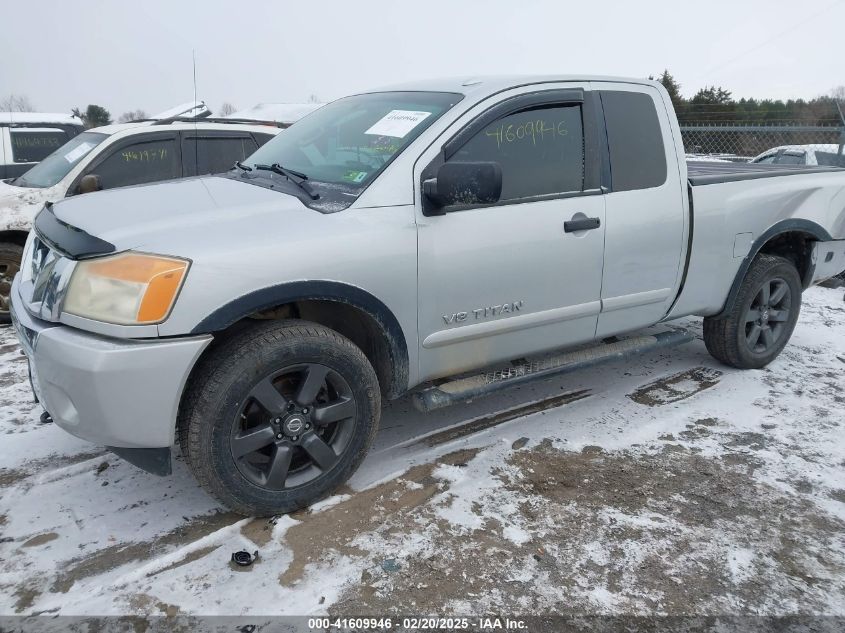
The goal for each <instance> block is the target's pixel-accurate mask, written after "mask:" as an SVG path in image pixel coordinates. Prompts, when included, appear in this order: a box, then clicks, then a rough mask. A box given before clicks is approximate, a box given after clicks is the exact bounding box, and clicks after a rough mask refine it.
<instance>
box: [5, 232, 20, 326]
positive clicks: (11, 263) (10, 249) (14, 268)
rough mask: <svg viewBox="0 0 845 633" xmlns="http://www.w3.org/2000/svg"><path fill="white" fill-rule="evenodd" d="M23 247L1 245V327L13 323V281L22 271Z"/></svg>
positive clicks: (8, 244) (7, 243) (13, 244)
mask: <svg viewBox="0 0 845 633" xmlns="http://www.w3.org/2000/svg"><path fill="white" fill-rule="evenodd" d="M21 259H23V246H21V245H20V244H15V243H13V242H3V243H0V325H5V324H8V323H11V322H12V315H11V297H12V280H13V279H14V278H15V275H16V274H17V273H18V271H19V270H20V269H21Z"/></svg>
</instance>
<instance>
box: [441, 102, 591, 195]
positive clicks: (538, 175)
mask: <svg viewBox="0 0 845 633" xmlns="http://www.w3.org/2000/svg"><path fill="white" fill-rule="evenodd" d="M468 161H472V162H475V161H482V162H486V161H493V162H497V163H499V164H500V165H501V167H502V195H501V198H500V200H501V201H507V200H518V199H520V198H531V197H535V196H543V195H549V194H556V193H570V192H574V191H583V190H584V129H583V124H582V120H581V106H580V105H554V106H551V107H541V108H532V109H529V110H523V111H520V112H516V113H514V114H509V115H507V116H504V117H501V118H500V119H497V120H496V121H494V122H492V123H490V124H489V125H487V126H486V127H485V128H484V129H482V130H480V131H479V132H478V133H476V134H475V136H473V137H472V138H470V140H469V141H467V142H466V143H465V144H464V145H463V146H462V147H461V148H460V149H459V150H458V151H457V152H455V154H454V155H453V156H451V157H450V158H449V160H448V161H447V162H468Z"/></svg>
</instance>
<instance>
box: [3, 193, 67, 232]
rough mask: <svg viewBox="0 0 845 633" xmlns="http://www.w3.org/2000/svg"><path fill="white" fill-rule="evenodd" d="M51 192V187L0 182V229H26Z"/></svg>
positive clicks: (49, 197) (51, 196) (50, 197)
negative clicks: (21, 185)
mask: <svg viewBox="0 0 845 633" xmlns="http://www.w3.org/2000/svg"><path fill="white" fill-rule="evenodd" d="M53 194H54V192H53V189H52V188H47V189H40V188H37V187H15V186H14V185H10V184H9V183H6V182H0V229H3V230H23V231H28V230H29V229H30V227H31V226H32V219H33V218H34V217H35V214H36V213H38V212H39V211H40V210H41V207H43V206H44V203H45V202H47V201H48V200H51V199H52V198H53Z"/></svg>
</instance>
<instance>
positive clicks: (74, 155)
mask: <svg viewBox="0 0 845 633" xmlns="http://www.w3.org/2000/svg"><path fill="white" fill-rule="evenodd" d="M92 147H94V143H88V142H83V143H80V144H79V145H77V146H76V147H74V148H73V149H72V150H70V151H69V152H68V153H67V154H65V160H66V161H67V162H69V163H72V162H73V161H75V160H77V159H79V158H82V157H83V156H85V154H87V153H88V152H89V151H90V150H91V148H92Z"/></svg>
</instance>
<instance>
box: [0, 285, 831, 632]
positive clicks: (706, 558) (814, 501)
mask: <svg viewBox="0 0 845 633" xmlns="http://www.w3.org/2000/svg"><path fill="white" fill-rule="evenodd" d="M685 325H687V326H689V327H690V328H691V329H693V331H694V332H695V333H696V334H697V335H699V336H700V331H701V327H700V322H699V321H697V320H688V321H687V322H685ZM843 331H845V303H843V301H842V291H841V290H839V291H834V290H826V289H822V288H816V289H812V290H810V291H808V292H807V293H806V295H805V305H804V309H803V311H802V317H801V320H800V322H799V324H798V327H797V329H796V331H795V334H794V336H793V340H792V342H791V343H790V345H789V346H788V347H787V349H786V350H785V351H784V353H783V354H782V355H781V357H780V358H779V359H778V360H777V361H776V362H775V363H773V364H772V365H771V366H770V367H768V368H766V369H763V370H758V371H738V370H734V369H731V368H727V367H723V366H720V365H719V364H718V363H717V362H716V361H714V360H713V359H712V358H711V357H710V356H709V355H708V354H707V352H706V350H705V349H704V345H703V343H702V342H701V341H700V339H699V340H696V341H695V342H693V343H692V344H689V345H686V346H683V347H680V348H676V349H673V350H667V351H665V352H663V353H660V354H654V355H650V356H646V357H643V358H641V359H638V360H636V361H632V362H616V363H613V364H610V365H606V366H604V367H599V368H594V369H592V370H589V371H585V372H581V373H578V374H572V375H568V376H564V377H560V378H557V379H553V380H546V381H543V382H540V383H536V384H534V385H530V386H524V387H522V388H519V389H517V390H513V391H511V392H507V393H503V394H500V395H497V396H495V397H491V398H487V399H485V400H481V401H477V402H474V403H471V404H468V405H464V406H459V407H455V408H452V409H447V410H444V411H443V412H438V413H436V414H429V415H423V414H420V413H417V412H416V411H414V410H413V409H412V408H411V406H410V401H409V400H408V399H402V400H400V401H397V402H394V403H392V404H390V405H389V406H388V407H387V408H386V409H385V411H384V414H383V417H382V428H381V431H380V432H379V435H378V437H377V439H376V442H375V445H374V446H373V449H372V451H371V453H370V455H369V457H368V458H367V459H366V461H365V462H364V464H363V465H362V467H361V469H360V470H359V471H358V473H357V474H356V475H355V476H354V477H353V479H352V480H351V482H350V484H349V486H346V487H344V489H342V490H340V491H339V492H338V495H336V496H335V497H332V498H329V499H328V500H325V501H323V502H321V503H320V504H318V505H317V506H316V507H314V508H313V509H311V510H310V511H302V512H298V513H295V514H294V515H291V516H286V517H281V518H279V519H277V520H275V521H267V520H264V519H261V520H253V519H243V518H241V517H237V516H234V515H232V514H230V513H227V512H226V511H225V510H223V509H222V508H220V507H218V506H217V505H216V504H215V503H214V502H213V501H212V500H211V499H210V498H208V497H207V496H206V495H205V494H204V493H203V492H202V491H201V490H200V489H199V488H198V487H197V486H196V484H195V482H194V481H193V479H192V478H191V476H190V474H189V472H188V471H187V469H186V468H185V466H184V463H183V462H182V461H181V458H178V459H177V462H176V464H175V468H174V470H175V472H174V474H173V476H171V477H169V478H158V477H155V476H153V475H149V474H146V473H144V472H142V471H139V470H138V469H136V468H134V467H132V466H130V465H129V464H127V463H125V462H123V461H121V460H120V459H119V458H117V457H115V456H113V455H111V454H109V453H107V452H105V451H104V450H103V449H101V448H98V447H94V446H90V445H88V444H86V443H85V442H82V441H79V440H77V439H75V438H73V437H71V436H70V435H67V434H66V433H64V432H62V431H61V430H60V429H58V428H55V427H54V426H53V425H41V424H40V423H39V414H40V412H41V411H40V408H39V407H37V406H35V405H33V404H32V403H31V402H30V400H29V394H28V387H27V385H26V364H25V362H24V361H23V358H22V356H20V354H19V350H18V349H17V345H16V344H15V342H14V339H13V336H12V334H11V332H10V331H9V330H8V329H6V330H3V331H2V332H0V433H2V434H3V442H4V450H3V455H2V458H0V589H2V591H0V614H7V615H11V614H37V613H50V614H55V613H61V614H66V615H85V614H98V615H105V614H149V615H156V614H167V615H173V614H177V613H179V614H206V615H210V614H227V615H251V616H261V615H270V614H319V613H330V614H345V615H350V614H354V613H367V614H374V613H384V612H393V613H404V614H408V613H450V614H461V613H462V614H483V613H501V612H512V613H533V614H554V613H562V614H567V615H573V614H677V615H680V614H716V613H717V614H775V615H780V614H791V613H816V614H839V615H843V614H845V438H843V423H845V416H843V410H845V406H843V405H845V389H843V387H845V381H843V370H844V369H845V337H843V336H842V332H843ZM467 422H471V424H467ZM239 549H247V550H250V551H255V550H257V551H258V552H259V557H258V560H257V562H256V563H255V564H254V565H253V566H252V567H249V568H238V567H234V566H232V564H231V563H230V562H229V559H230V556H231V553H232V552H233V551H236V550H239Z"/></svg>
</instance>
